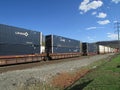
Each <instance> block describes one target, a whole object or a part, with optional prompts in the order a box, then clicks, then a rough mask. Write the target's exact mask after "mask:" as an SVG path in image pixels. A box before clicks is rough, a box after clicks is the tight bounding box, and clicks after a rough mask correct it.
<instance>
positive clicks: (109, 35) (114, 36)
mask: <svg viewBox="0 0 120 90" xmlns="http://www.w3.org/2000/svg"><path fill="white" fill-rule="evenodd" d="M107 37H108V38H110V39H112V40H115V39H117V38H118V35H117V34H115V33H107Z"/></svg>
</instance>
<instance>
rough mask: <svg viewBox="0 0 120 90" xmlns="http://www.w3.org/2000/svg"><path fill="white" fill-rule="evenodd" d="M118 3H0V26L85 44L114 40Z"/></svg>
mask: <svg viewBox="0 0 120 90" xmlns="http://www.w3.org/2000/svg"><path fill="white" fill-rule="evenodd" d="M119 8H120V0H0V23H1V24H7V25H12V26H16V27H21V28H26V29H31V30H36V31H40V32H43V34H45V35H48V34H55V35H60V36H64V37H68V38H72V39H77V40H80V41H83V42H84V41H86V42H96V41H105V40H115V39H117V34H116V33H114V32H115V28H114V22H116V21H120V11H119Z"/></svg>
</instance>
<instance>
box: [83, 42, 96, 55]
mask: <svg viewBox="0 0 120 90" xmlns="http://www.w3.org/2000/svg"><path fill="white" fill-rule="evenodd" d="M82 52H83V54H84V55H87V54H88V53H97V44H96V43H82Z"/></svg>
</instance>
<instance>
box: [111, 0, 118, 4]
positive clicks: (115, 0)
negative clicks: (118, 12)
mask: <svg viewBox="0 0 120 90" xmlns="http://www.w3.org/2000/svg"><path fill="white" fill-rule="evenodd" d="M112 2H114V3H116V4H118V3H119V2H120V0H112Z"/></svg>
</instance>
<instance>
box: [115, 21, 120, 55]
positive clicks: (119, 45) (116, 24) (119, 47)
mask: <svg viewBox="0 0 120 90" xmlns="http://www.w3.org/2000/svg"><path fill="white" fill-rule="evenodd" d="M115 28H116V29H117V34H118V50H119V53H120V38H119V36H120V30H119V28H120V22H119V21H116V22H115Z"/></svg>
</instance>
